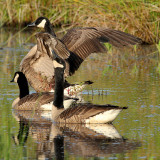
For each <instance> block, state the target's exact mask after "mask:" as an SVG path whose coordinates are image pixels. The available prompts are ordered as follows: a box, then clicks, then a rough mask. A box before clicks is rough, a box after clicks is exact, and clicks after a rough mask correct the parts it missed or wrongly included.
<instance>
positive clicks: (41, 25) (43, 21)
mask: <svg viewBox="0 0 160 160" xmlns="http://www.w3.org/2000/svg"><path fill="white" fill-rule="evenodd" d="M45 24H46V20H45V19H43V20H42V21H41V23H40V24H39V25H37V27H39V28H44V26H45Z"/></svg>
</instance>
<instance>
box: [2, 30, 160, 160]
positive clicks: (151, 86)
mask: <svg viewBox="0 0 160 160" xmlns="http://www.w3.org/2000/svg"><path fill="white" fill-rule="evenodd" d="M0 32H1V37H0V47H1V48H0V104H1V105H0V159H13V160H14V159H15V160H17V159H72V160H74V159H80V160H81V159H118V160H119V159H120V160H121V159H145V160H146V159H160V154H159V149H160V136H159V132H160V125H159V124H160V114H159V110H160V99H159V97H160V87H159V86H160V80H159V79H160V63H159V53H158V50H157V49H156V47H155V46H143V47H136V48H135V47H134V48H125V49H116V48H112V49H110V50H109V51H108V53H106V54H92V55H90V56H89V57H88V58H87V59H86V60H85V61H84V62H83V64H82V65H81V67H80V68H79V70H78V71H77V72H76V73H75V75H73V76H72V77H69V78H68V81H69V82H72V83H75V82H81V81H85V80H91V81H94V83H93V84H92V86H88V87H87V88H86V89H85V90H84V91H83V92H82V97H83V99H84V100H85V101H89V102H92V103H95V104H114V105H119V106H128V109H127V110H124V111H123V112H121V113H120V114H119V116H118V117H117V118H116V119H115V121H114V122H113V125H107V124H104V125H71V126H70V125H66V126H57V125H56V124H54V123H52V122H51V121H49V120H47V119H43V118H42V117H40V116H38V115H37V114H35V113H28V112H22V113H21V112H18V113H17V112H15V111H13V110H12V106H11V104H12V102H13V100H14V99H15V98H16V97H17V96H18V94H19V90H18V87H17V84H14V83H10V80H11V79H12V77H13V75H14V72H15V71H18V70H19V64H20V62H21V60H22V58H23V57H24V56H25V55H26V54H27V52H28V51H29V49H30V48H31V47H32V46H33V45H34V43H35V42H36V41H35V37H34V36H33V37H31V36H32V35H33V33H32V32H31V31H25V32H21V33H20V32H18V33H17V31H15V32H14V31H11V30H9V29H1V30H0ZM30 91H31V92H34V90H33V89H32V88H30ZM41 114H43V115H44V114H46V113H40V114H39V115H41Z"/></svg>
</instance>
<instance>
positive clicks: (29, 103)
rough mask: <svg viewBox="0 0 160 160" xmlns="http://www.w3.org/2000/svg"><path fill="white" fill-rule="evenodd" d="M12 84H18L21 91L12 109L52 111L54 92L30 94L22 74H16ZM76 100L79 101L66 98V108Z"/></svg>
mask: <svg viewBox="0 0 160 160" xmlns="http://www.w3.org/2000/svg"><path fill="white" fill-rule="evenodd" d="M11 82H16V83H18V86H19V90H20V93H19V97H18V98H16V99H15V100H14V101H13V103H12V108H14V109H17V110H52V103H53V99H54V93H53V92H42V93H32V94H29V87H28V82H27V79H26V77H25V75H24V74H23V73H22V72H15V74H14V77H13V79H12V80H11ZM76 100H78V99H76V98H70V97H66V96H65V98H64V102H63V103H64V107H66V108H68V107H70V106H71V105H72V103H73V102H75V101H76Z"/></svg>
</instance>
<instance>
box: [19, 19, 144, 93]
mask: <svg viewBox="0 0 160 160" xmlns="http://www.w3.org/2000/svg"><path fill="white" fill-rule="evenodd" d="M28 26H36V27H39V28H43V29H44V30H45V32H47V33H48V34H50V35H52V36H53V37H56V34H55V33H54V30H53V28H52V25H51V23H50V21H49V20H48V19H47V18H45V17H39V18H38V19H37V20H36V21H35V22H33V23H32V24H29V25H28ZM105 42H107V43H110V44H112V45H113V46H116V47H123V46H128V45H135V44H141V43H142V40H141V39H140V38H137V37H134V36H133V35H130V34H127V33H124V32H122V31H117V30H112V29H108V28H93V27H85V28H73V29H70V30H69V31H68V32H67V34H65V35H64V37H63V38H62V39H61V40H60V39H57V40H56V41H52V43H54V44H53V45H55V49H54V51H55V52H56V54H57V55H58V56H59V57H60V58H62V59H64V60H65V62H66V63H67V64H66V70H65V76H69V75H72V74H74V72H75V71H76V70H77V69H78V68H79V66H80V65H81V63H82V62H83V61H84V60H85V58H86V57H88V56H89V55H90V54H91V53H99V52H106V47H105V45H104V44H103V43H105ZM57 51H58V52H57ZM52 68H53V63H52V58H51V57H50V56H49V55H48V54H47V53H46V48H45V46H44V44H43V42H40V41H39V39H37V45H35V46H34V47H33V48H32V49H31V50H30V51H29V53H28V54H27V55H26V56H25V57H24V58H23V60H22V61H21V64H20V70H21V71H22V72H23V73H24V74H25V76H26V77H27V80H28V81H29V83H30V85H31V86H32V87H33V88H34V89H35V90H36V91H37V92H44V91H47V92H48V91H51V90H53V89H54V72H53V71H52Z"/></svg>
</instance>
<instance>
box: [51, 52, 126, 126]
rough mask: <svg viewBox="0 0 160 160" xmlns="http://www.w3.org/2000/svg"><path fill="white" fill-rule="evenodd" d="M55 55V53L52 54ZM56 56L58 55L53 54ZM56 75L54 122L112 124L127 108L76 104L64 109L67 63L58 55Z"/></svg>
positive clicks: (54, 62) (55, 60) (54, 64)
mask: <svg viewBox="0 0 160 160" xmlns="http://www.w3.org/2000/svg"><path fill="white" fill-rule="evenodd" d="M52 53H53V52H52ZM53 55H54V56H55V55H56V54H55V53H53ZM53 66H54V72H55V73H54V74H55V89H54V94H55V96H54V100H53V107H52V120H53V121H55V122H58V123H111V122H113V121H114V119H115V118H116V117H117V116H118V114H119V113H120V112H121V111H122V110H123V109H127V107H119V106H114V105H110V104H107V105H94V104H91V103H87V104H85V103H84V104H76V105H75V106H74V107H70V108H68V109H66V110H65V109H64V105H63V97H64V95H63V94H64V89H63V88H64V70H65V66H66V65H65V62H64V60H62V59H61V58H60V57H58V56H57V55H56V58H55V59H54V60H53Z"/></svg>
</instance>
